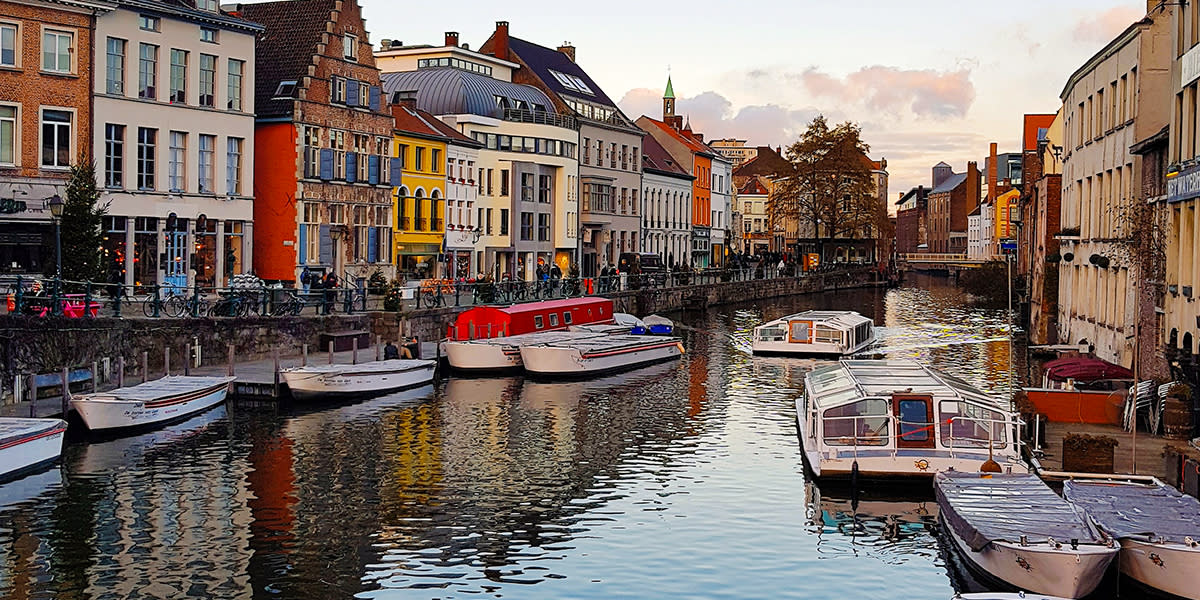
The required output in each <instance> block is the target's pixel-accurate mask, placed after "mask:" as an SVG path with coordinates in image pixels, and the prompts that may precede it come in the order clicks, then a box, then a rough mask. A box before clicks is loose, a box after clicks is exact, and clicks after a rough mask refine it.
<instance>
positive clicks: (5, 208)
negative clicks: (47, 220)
mask: <svg viewBox="0 0 1200 600" xmlns="http://www.w3.org/2000/svg"><path fill="white" fill-rule="evenodd" d="M27 210H29V206H28V205H26V204H25V201H24V200H17V199H16V198H0V215H15V214H17V213H23V212H25V211H27Z"/></svg>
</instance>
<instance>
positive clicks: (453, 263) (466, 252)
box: [445, 228, 481, 279]
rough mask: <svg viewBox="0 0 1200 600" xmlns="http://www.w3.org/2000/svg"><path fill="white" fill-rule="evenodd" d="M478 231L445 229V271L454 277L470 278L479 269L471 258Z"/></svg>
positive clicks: (473, 253) (473, 254)
mask: <svg viewBox="0 0 1200 600" xmlns="http://www.w3.org/2000/svg"><path fill="white" fill-rule="evenodd" d="M478 239H479V232H477V231H474V230H471V229H466V228H462V229H447V230H446V252H445V255H446V272H447V273H448V274H449V276H450V277H452V278H454V279H471V278H473V277H475V276H476V275H478V274H479V272H480V271H481V269H480V268H479V267H478V266H477V265H476V264H475V261H474V260H473V259H472V257H473V256H475V241H477V240H478Z"/></svg>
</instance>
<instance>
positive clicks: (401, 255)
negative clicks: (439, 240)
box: [396, 242, 442, 279]
mask: <svg viewBox="0 0 1200 600" xmlns="http://www.w3.org/2000/svg"><path fill="white" fill-rule="evenodd" d="M440 254H441V246H439V245H438V244H416V243H403V242H402V243H398V244H396V260H397V263H396V266H397V271H398V272H399V274H400V276H401V277H404V278H407V279H429V278H433V277H441V276H442V269H441V268H440V263H439V262H438V258H439V256H440Z"/></svg>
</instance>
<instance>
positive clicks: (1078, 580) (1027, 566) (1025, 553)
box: [942, 521, 1119, 598]
mask: <svg viewBox="0 0 1200 600" xmlns="http://www.w3.org/2000/svg"><path fill="white" fill-rule="evenodd" d="M942 524H943V527H942V530H943V531H945V532H946V535H948V536H949V537H950V539H952V540H954V546H955V547H956V548H957V549H958V552H959V554H960V555H961V556H962V557H963V558H964V559H966V560H967V562H969V563H971V565H972V566H973V567H974V568H975V569H976V570H978V571H979V572H981V573H982V574H984V575H987V576H988V577H991V578H993V579H995V580H997V581H1000V582H1002V583H1004V584H1006V585H1009V586H1012V587H1014V588H1016V589H1019V590H1026V591H1030V592H1034V593H1038V594H1049V595H1051V596H1059V597H1062V598H1082V597H1084V596H1086V595H1088V594H1090V593H1092V592H1093V591H1095V590H1096V587H1097V586H1098V585H1100V581H1101V580H1102V579H1103V578H1104V572H1105V571H1106V570H1108V566H1109V565H1110V564H1111V563H1112V561H1113V559H1115V558H1116V557H1117V553H1118V552H1119V550H1118V549H1117V548H1115V547H1114V548H1107V547H1104V546H1096V545H1094V544H1085V545H1081V546H1080V547H1079V548H1078V549H1075V550H1072V549H1071V547H1070V546H1069V545H1068V544H1066V543H1065V542H1064V543H1062V544H1061V548H1058V547H1054V546H1051V545H1049V544H1047V543H1038V544H1029V545H1028V546H1019V545H1017V544H1010V543H1007V542H992V543H990V544H988V545H987V546H985V547H984V548H983V549H982V550H980V551H979V552H974V551H972V550H971V548H970V547H969V546H968V545H967V543H966V542H965V541H964V540H963V539H962V538H961V537H959V536H958V534H957V533H955V531H954V528H953V527H949V526H946V525H945V521H943V522H942Z"/></svg>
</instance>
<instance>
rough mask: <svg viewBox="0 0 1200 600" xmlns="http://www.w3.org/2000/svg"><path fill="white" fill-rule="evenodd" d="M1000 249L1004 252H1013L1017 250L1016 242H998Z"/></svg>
mask: <svg viewBox="0 0 1200 600" xmlns="http://www.w3.org/2000/svg"><path fill="white" fill-rule="evenodd" d="M1000 249H1001V250H1005V251H1015V250H1016V249H1017V242H1016V240H1000Z"/></svg>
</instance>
